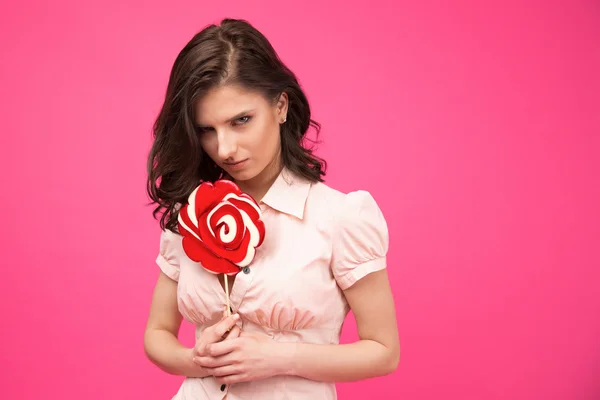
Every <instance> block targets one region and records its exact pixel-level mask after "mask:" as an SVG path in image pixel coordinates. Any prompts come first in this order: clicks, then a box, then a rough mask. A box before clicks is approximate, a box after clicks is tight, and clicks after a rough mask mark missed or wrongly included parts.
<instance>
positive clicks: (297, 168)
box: [147, 19, 327, 232]
mask: <svg viewBox="0 0 600 400" xmlns="http://www.w3.org/2000/svg"><path fill="white" fill-rule="evenodd" d="M227 84H234V85H238V86H240V87H243V88H245V89H247V90H252V91H258V92H259V93H261V94H262V95H263V96H265V98H266V99H268V100H269V101H273V102H276V101H277V100H278V99H279V96H280V95H281V94H282V93H283V92H285V93H287V95H288V102H289V105H288V113H287V121H286V123H285V124H283V125H281V127H280V129H281V157H282V162H283V165H284V166H285V167H286V168H288V169H289V170H290V171H292V172H294V173H296V174H298V175H300V176H302V177H304V178H306V179H308V180H309V181H311V182H317V181H319V182H322V181H323V177H324V176H325V169H326V166H327V164H326V162H325V160H323V159H321V158H319V157H317V156H316V155H315V154H314V153H313V149H312V148H311V147H308V146H307V141H310V142H313V143H315V141H314V140H309V139H308V138H307V135H306V134H307V132H308V130H309V129H310V128H311V127H312V128H314V129H315V131H316V136H318V135H319V132H320V129H321V126H320V124H319V123H318V122H316V121H314V120H313V119H311V111H310V106H309V103H308V100H307V98H306V95H305V94H304V92H303V91H302V89H301V88H300V84H299V83H298V80H297V79H296V76H295V75H294V73H293V72H292V71H291V70H290V69H289V68H288V67H286V66H285V65H284V63H283V62H282V61H281V60H280V58H279V56H278V55H277V53H276V52H275V50H274V49H273V47H272V45H271V44H270V43H269V41H268V40H267V39H266V38H265V36H263V35H262V34H261V33H260V32H259V31H258V30H256V29H255V28H254V27H253V26H252V25H250V24H249V23H248V22H247V21H244V20H234V19H224V20H222V21H221V23H220V25H210V26H207V27H206V28H204V29H203V30H202V31H200V32H198V33H197V34H196V35H195V36H194V37H193V38H192V39H191V40H190V41H189V42H188V43H187V44H186V46H185V47H184V48H183V49H182V50H181V52H180V53H179V54H178V56H177V58H176V59H175V62H174V65H173V67H172V69H171V73H170V77H169V82H168V85H167V90H166V95H165V99H164V103H163V105H162V108H161V110H160V112H159V114H158V116H157V118H156V120H155V122H154V125H153V130H152V136H153V143H152V147H151V149H150V152H149V155H148V161H147V172H148V180H147V193H148V195H149V197H150V199H151V203H150V204H155V205H156V207H155V208H154V210H153V213H152V214H153V216H154V218H156V219H157V215H158V214H159V213H162V215H161V218H160V226H161V228H162V229H169V230H172V231H175V232H176V229H177V228H176V226H177V214H178V209H177V205H178V204H184V203H185V202H186V201H187V198H188V196H189V195H190V193H191V192H192V191H193V190H194V189H195V188H196V187H197V186H198V185H199V184H200V182H205V181H209V182H214V181H215V180H217V179H220V178H221V177H222V176H223V173H224V171H223V170H222V169H221V168H220V167H219V166H217V165H216V164H215V163H214V161H212V159H211V158H210V157H208V155H207V154H206V153H205V152H204V150H203V149H202V147H201V145H200V141H199V136H198V132H197V131H196V128H195V123H194V113H195V105H196V103H197V101H198V100H199V99H200V98H201V97H202V96H203V95H204V94H205V93H207V91H209V90H210V89H211V88H214V87H218V86H221V85H227Z"/></svg>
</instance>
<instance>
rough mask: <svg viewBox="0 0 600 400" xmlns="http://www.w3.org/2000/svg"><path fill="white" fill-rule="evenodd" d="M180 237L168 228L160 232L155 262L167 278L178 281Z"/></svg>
mask: <svg viewBox="0 0 600 400" xmlns="http://www.w3.org/2000/svg"><path fill="white" fill-rule="evenodd" d="M181 240H182V237H181V236H180V235H178V234H176V233H174V232H172V231H170V230H168V229H167V230H163V231H162V233H161V234H160V245H159V252H158V256H157V257H156V263H157V264H158V266H159V267H160V269H161V270H162V272H164V274H165V275H167V276H168V277H169V278H171V279H173V280H174V281H179V260H180V254H181V249H182V247H181Z"/></svg>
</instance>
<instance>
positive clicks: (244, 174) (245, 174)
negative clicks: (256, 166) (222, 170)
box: [226, 169, 258, 181]
mask: <svg viewBox="0 0 600 400" xmlns="http://www.w3.org/2000/svg"><path fill="white" fill-rule="evenodd" d="M226 172H227V173H228V174H229V176H231V177H232V178H233V179H234V180H236V181H249V180H250V179H252V178H254V177H256V176H257V175H258V174H257V173H256V172H254V171H253V170H252V169H244V170H242V171H231V172H229V171H226Z"/></svg>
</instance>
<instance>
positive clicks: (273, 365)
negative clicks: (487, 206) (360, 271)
mask: <svg viewBox="0 0 600 400" xmlns="http://www.w3.org/2000/svg"><path fill="white" fill-rule="evenodd" d="M344 293H345V295H346V298H347V300H348V303H349V304H350V307H351V308H352V310H353V312H354V315H355V319H356V323H357V325H358V333H359V336H360V340H359V341H357V342H355V343H352V344H343V345H340V344H330V345H319V344H308V343H288V342H275V341H273V340H272V339H270V338H268V337H266V336H264V335H262V336H261V335H244V334H243V333H242V335H241V336H240V337H239V338H237V339H234V340H231V341H227V342H222V343H215V344H212V345H210V346H209V347H208V349H207V352H208V354H209V355H208V356H204V357H199V358H198V360H197V361H198V364H199V365H202V366H204V367H205V368H207V369H208V370H209V371H211V374H212V375H214V376H215V377H217V381H218V382H219V383H225V384H232V383H237V382H248V381H252V380H257V379H263V378H267V377H269V376H274V375H297V376H301V377H304V378H307V379H310V380H314V381H322V382H343V381H356V380H361V379H367V378H372V377H376V376H381V375H386V374H389V373H391V372H393V371H394V370H395V369H396V367H397V366H398V362H399V357H400V345H399V340H398V329H397V326H396V315H395V311H394V301H393V298H392V293H391V289H390V285H389V281H388V277H387V272H386V271H385V270H381V271H378V272H373V273H371V274H369V275H367V276H365V277H364V278H362V279H360V280H359V281H357V282H356V283H355V284H354V285H353V286H351V287H350V288H348V289H346V290H345V292H344Z"/></svg>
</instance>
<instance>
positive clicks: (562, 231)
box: [0, 0, 600, 400]
mask: <svg viewBox="0 0 600 400" xmlns="http://www.w3.org/2000/svg"><path fill="white" fill-rule="evenodd" d="M483 3H484V2H477V1H461V2H456V3H455V4H454V5H449V3H448V2H443V1H439V2H430V1H389V2H381V1H368V2H363V4H358V2H354V3H353V2H350V3H349V2H342V1H332V2H324V1H311V2H308V3H307V2H305V1H302V2H295V3H290V2H286V1H260V2H258V1H255V2H245V1H233V0H230V1H226V2H225V1H213V2H199V1H195V2H192V1H187V2H182V1H175V2H173V1H170V2H164V1H129V2H125V3H122V2H120V1H110V2H107V1H93V2H83V1H60V2H32V1H28V0H24V1H19V2H10V4H9V3H7V4H6V5H4V6H2V8H3V10H2V11H1V12H0V33H1V35H0V41H1V45H2V62H1V63H0V68H1V74H0V87H1V88H2V89H1V93H2V107H1V111H0V113H1V115H0V116H1V121H2V129H1V132H2V133H1V134H2V145H1V146H0V156H1V157H0V163H1V167H2V173H3V174H2V181H3V186H2V197H1V200H0V201H1V206H2V209H3V210H4V216H3V218H4V221H5V225H4V229H3V230H2V233H1V235H2V237H1V239H2V240H1V246H2V261H1V264H2V278H1V279H0V296H2V298H1V300H2V301H1V306H0V307H1V311H2V315H1V317H2V324H3V328H2V330H1V333H0V335H1V341H2V361H3V362H2V367H1V368H2V371H1V374H0V376H1V378H0V379H1V381H2V384H1V385H0V398H3V399H14V398H19V399H34V398H62V399H83V398H85V399H109V398H110V399H167V398H170V396H172V395H173V393H175V391H176V390H177V387H178V386H179V383H180V381H181V378H179V377H171V376H168V375H166V374H164V373H162V372H161V371H159V370H158V369H157V368H155V367H154V366H153V365H152V364H150V362H149V361H147V360H146V358H145V357H144V353H143V346H142V335H143V330H144V325H145V322H146V315H147V310H148V306H149V302H150V295H151V291H152V287H153V284H154V281H155V279H156V276H157V274H158V267H157V266H156V265H155V264H154V259H155V256H156V252H157V250H158V235H159V230H158V225H157V223H156V222H155V221H154V220H153V219H152V218H151V216H150V208H149V207H145V206H144V204H145V202H146V197H145V192H144V183H145V182H144V179H145V161H146V159H145V157H146V154H147V151H148V148H149V145H150V135H149V131H150V126H151V123H152V120H153V118H154V117H155V115H156V113H157V111H158V107H159V105H160V102H161V100H162V96H163V93H164V89H165V85H166V81H167V77H168V73H169V69H170V67H171V65H172V62H173V60H174V58H175V56H176V54H177V53H178V51H179V49H180V48H181V46H183V44H184V43H185V42H186V41H187V40H188V39H189V38H190V37H191V36H192V35H193V34H194V33H195V32H196V31H197V30H199V29H200V28H202V27H203V26H204V25H205V24H207V23H209V22H213V21H217V20H218V19H219V18H221V17H223V16H232V17H243V18H246V19H248V20H250V21H251V22H252V23H253V24H255V25H256V26H257V27H258V28H259V29H261V30H262V31H263V32H264V33H265V34H266V35H267V37H269V38H270V39H271V41H272V43H273V44H274V46H275V47H276V49H278V51H279V53H280V55H281V57H282V58H283V59H284V60H285V61H286V62H287V63H288V64H289V65H290V67H291V68H292V69H293V70H294V71H296V73H297V74H298V76H299V77H300V79H301V83H302V85H303V86H304V88H305V89H306V91H307V93H308V96H309V99H310V100H311V102H312V106H313V109H314V115H315V118H316V119H318V120H319V121H320V122H321V123H322V124H323V126H324V128H323V136H322V138H323V140H324V144H323V145H322V146H321V148H320V154H321V155H323V156H324V157H325V158H327V160H328V161H329V163H330V169H329V175H328V183H329V184H330V185H332V186H334V187H337V188H339V189H341V190H345V191H346V190H353V189H357V188H363V189H367V190H370V191H371V192H372V193H373V194H374V196H375V198H376V199H377V200H378V202H379V203H380V205H381V207H382V209H383V210H384V212H385V214H386V216H387V218H388V222H389V226H390V232H391V250H390V254H389V273H390V276H391V280H392V284H393V289H394V293H395V298H396V304H397V311H398V323H399V329H400V335H401V346H402V355H401V362H400V367H399V368H398V370H397V372H395V373H394V374H393V375H391V376H388V377H385V378H379V379H373V380H369V381H365V382H360V383H349V384H340V385H339V394H340V398H341V399H364V398H384V399H396V398H398V399H411V400H412V399H423V400H434V399H435V400H437V399H445V400H455V399H456V400H459V399H460V400H466V399H477V400H480V399H486V400H490V399H512V400H522V399H528V400H529V399H544V400H547V399H561V400H567V399H569V400H570V399H590V400H591V399H597V398H598V396H600V383H598V382H599V381H600V379H599V376H600V343H599V341H598V338H599V337H600V293H599V292H600V290H599V284H598V282H599V278H600V274H599V272H598V267H599V266H600V255H599V249H598V248H599V239H600V229H599V222H600V218H599V217H600V215H599V214H600V213H599V204H600V185H599V178H600V176H599V169H600V168H599V167H600V165H599V161H598V160H599V157H600V152H599V150H600V116H599V111H598V110H599V109H600V105H599V100H600V99H599V93H600V79H599V78H598V71H600V51H599V49H600V47H599V44H598V43H600V28H599V27H600V17H599V15H600V7H599V6H598V3H597V2H593V1H563V2H558V1H550V2H548V1H543V2H542V1H535V2H533V1H529V2H526V4H527V5H526V6H523V5H520V3H521V2H518V1H512V2H503V3H496V2H495V3H494V4H492V3H489V4H483ZM355 337H356V332H355V329H354V327H353V326H352V324H347V325H346V328H345V331H344V337H343V339H344V341H350V340H354V338H355ZM191 338H192V335H191V326H189V325H187V324H186V325H185V326H184V331H183V340H184V341H186V343H188V344H189V343H191Z"/></svg>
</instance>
